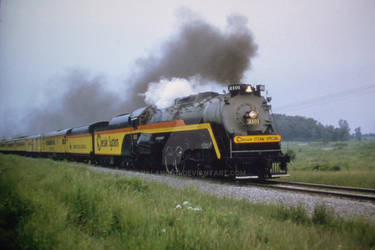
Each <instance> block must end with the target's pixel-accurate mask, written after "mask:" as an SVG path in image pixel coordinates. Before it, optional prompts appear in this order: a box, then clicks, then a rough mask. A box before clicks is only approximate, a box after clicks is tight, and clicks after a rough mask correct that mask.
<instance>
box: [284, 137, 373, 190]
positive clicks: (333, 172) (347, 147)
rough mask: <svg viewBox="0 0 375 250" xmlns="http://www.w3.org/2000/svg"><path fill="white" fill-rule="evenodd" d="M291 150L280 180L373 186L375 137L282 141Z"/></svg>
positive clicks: (286, 148)
mask: <svg viewBox="0 0 375 250" xmlns="http://www.w3.org/2000/svg"><path fill="white" fill-rule="evenodd" d="M283 148H284V149H285V151H287V150H289V151H292V153H293V154H295V159H294V160H293V161H292V162H291V163H290V164H289V173H290V175H291V176H290V177H288V178H283V179H282V180H288V181H300V182H312V183H322V184H332V185H342V186H354V187H366V188H375V141H368V142H353V141H350V142H331V143H320V142H310V143H301V142H286V143H284V145H283Z"/></svg>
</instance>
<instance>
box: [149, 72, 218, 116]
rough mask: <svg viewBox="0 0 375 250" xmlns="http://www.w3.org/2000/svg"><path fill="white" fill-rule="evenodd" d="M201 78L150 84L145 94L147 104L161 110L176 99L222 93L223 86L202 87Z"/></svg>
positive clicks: (175, 79)
mask: <svg viewBox="0 0 375 250" xmlns="http://www.w3.org/2000/svg"><path fill="white" fill-rule="evenodd" d="M200 80H201V79H200V77H191V78H189V79H184V78H172V79H170V80H169V79H161V80H160V81H159V82H151V83H149V84H148V88H147V91H146V92H145V93H144V96H145V102H146V103H147V104H150V105H155V106H157V107H158V108H159V109H161V108H167V107H169V106H171V105H173V103H174V100H175V99H176V98H180V97H185V96H189V95H194V94H198V93H199V92H204V91H216V92H220V91H221V90H222V89H223V86H220V85H219V84H216V83H209V84H207V83H205V84H204V85H201V81H200Z"/></svg>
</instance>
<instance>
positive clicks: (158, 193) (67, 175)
mask: <svg viewBox="0 0 375 250" xmlns="http://www.w3.org/2000/svg"><path fill="white" fill-rule="evenodd" d="M189 207H190V208H189ZM0 230H1V231H0V244H1V245H2V246H7V248H9V249H18V248H22V249H150V248H152V249H217V248H220V249H229V248H230V249H265V248H270V249H314V248H315V249H317V248H318V249H371V248H374V247H375V225H374V224H371V223H369V222H366V221H364V220H361V219H348V220H344V219H341V218H338V217H337V216H336V215H335V214H334V213H333V212H332V211H330V210H328V209H327V208H326V206H324V204H322V205H319V206H317V207H316V208H315V210H314V212H313V214H312V215H309V214H308V213H307V211H306V209H305V208H304V207H303V205H300V206H298V207H296V208H288V207H286V206H284V205H283V204H279V205H278V206H267V205H262V204H251V203H249V202H247V201H237V200H232V199H228V198H218V197H214V196H211V195H208V194H203V193H200V192H198V191H196V190H194V189H187V190H176V189H173V188H170V187H168V186H166V185H162V184H156V183H153V182H145V181H143V180H140V179H138V178H128V177H122V176H114V175H110V174H103V173H96V172H92V171H90V169H89V167H88V165H84V164H77V163H67V162H54V161H51V160H47V159H30V158H24V157H20V156H13V155H2V154H0Z"/></svg>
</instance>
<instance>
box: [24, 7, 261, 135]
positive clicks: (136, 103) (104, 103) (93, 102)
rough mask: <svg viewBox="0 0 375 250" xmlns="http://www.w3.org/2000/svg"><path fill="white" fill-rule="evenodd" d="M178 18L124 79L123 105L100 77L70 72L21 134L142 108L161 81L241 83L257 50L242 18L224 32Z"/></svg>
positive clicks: (187, 14) (183, 13) (184, 14)
mask: <svg viewBox="0 0 375 250" xmlns="http://www.w3.org/2000/svg"><path fill="white" fill-rule="evenodd" d="M177 18H178V19H179V20H181V19H182V22H181V24H180V27H179V29H178V32H177V33H176V34H175V35H174V36H172V37H171V38H170V39H169V40H167V41H166V42H165V43H164V44H163V45H162V46H161V49H160V51H159V53H155V54H152V55H149V56H148V57H146V58H141V59H138V60H137V61H136V68H135V69H134V72H135V73H134V74H131V76H130V77H129V78H128V79H127V80H126V85H127V86H128V87H130V88H129V89H132V90H131V91H129V92H128V93H129V94H128V96H126V97H125V98H126V99H125V100H123V99H121V98H119V96H118V95H116V94H115V93H114V92H110V91H109V90H107V89H106V88H105V87H104V86H105V80H104V79H103V78H102V77H94V78H92V77H90V76H89V75H88V74H85V73H83V72H82V71H79V70H74V71H72V72H70V73H69V74H68V76H67V77H65V78H64V82H65V83H64V84H68V90H67V91H66V92H65V93H64V94H63V95H62V96H61V97H60V98H57V99H54V100H51V101H50V102H49V103H48V105H46V106H44V107H43V108H39V109H35V110H33V111H32V112H31V113H30V114H29V115H28V116H27V117H26V118H25V119H24V120H25V123H26V124H28V125H27V127H28V128H27V129H26V134H31V133H42V132H48V131H53V130H57V129H64V128H71V127H75V126H82V125H85V124H89V123H91V122H95V121H102V120H109V119H111V118H112V117H113V116H115V115H117V114H121V113H126V112H131V111H133V110H134V109H136V108H139V107H141V106H144V105H145V102H144V98H143V97H142V96H140V94H142V93H145V92H146V90H147V87H148V84H149V83H150V82H159V81H160V80H161V79H162V78H168V79H170V78H173V77H178V78H187V79H188V78H190V77H193V76H199V77H200V79H204V80H206V81H214V82H217V83H220V84H223V85H226V84H229V83H236V82H239V81H241V79H242V78H243V76H244V73H245V71H246V70H248V69H250V66H251V58H252V57H253V56H254V55H255V54H256V51H257V45H256V44H255V43H254V39H253V37H252V34H251V31H250V30H249V28H248V27H247V19H246V17H244V16H240V15H232V16H230V17H228V18H227V27H226V29H225V30H221V29H219V28H217V27H215V26H213V25H211V24H209V23H208V22H206V21H205V20H203V19H202V18H200V17H198V16H196V15H194V14H193V13H192V12H191V11H189V10H187V9H182V10H180V12H179V16H178V17H177Z"/></svg>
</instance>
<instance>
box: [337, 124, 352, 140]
mask: <svg viewBox="0 0 375 250" xmlns="http://www.w3.org/2000/svg"><path fill="white" fill-rule="evenodd" d="M349 132H350V127H349V123H348V122H347V121H346V120H343V119H340V120H339V127H338V128H337V139H338V140H342V141H347V140H349V137H350V133H349Z"/></svg>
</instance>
